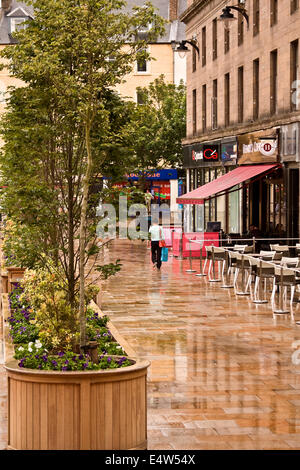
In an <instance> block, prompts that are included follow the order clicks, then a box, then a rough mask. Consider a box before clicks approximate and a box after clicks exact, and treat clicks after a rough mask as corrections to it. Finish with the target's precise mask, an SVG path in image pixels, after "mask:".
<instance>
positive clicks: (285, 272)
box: [271, 266, 300, 304]
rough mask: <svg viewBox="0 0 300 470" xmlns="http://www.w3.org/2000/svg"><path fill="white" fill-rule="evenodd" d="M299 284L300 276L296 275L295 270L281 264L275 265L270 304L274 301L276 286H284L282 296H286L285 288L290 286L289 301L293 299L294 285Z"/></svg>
mask: <svg viewBox="0 0 300 470" xmlns="http://www.w3.org/2000/svg"><path fill="white" fill-rule="evenodd" d="M299 284H300V278H299V277H297V276H296V272H295V271H293V270H292V269H289V268H283V266H276V267H275V276H274V281H273V291H272V297H271V299H272V304H274V301H275V294H276V291H277V287H279V286H281V285H282V287H284V288H285V289H284V297H285V299H286V298H287V288H288V287H290V290H291V295H290V303H292V302H293V300H294V294H295V289H296V287H297V286H298V285H299Z"/></svg>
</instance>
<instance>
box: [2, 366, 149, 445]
mask: <svg viewBox="0 0 300 470" xmlns="http://www.w3.org/2000/svg"><path fill="white" fill-rule="evenodd" d="M149 365H150V364H149V362H148V361H145V360H141V361H139V360H136V363H135V364H134V365H132V366H129V367H126V368H123V369H111V370H103V371H84V372H57V371H37V370H30V369H21V368H19V367H18V365H17V362H16V361H11V362H9V363H8V364H6V366H5V368H6V371H7V375H8V422H9V427H8V448H9V449H18V450H133V449H146V448H147V400H146V378H147V368H148V366H149Z"/></svg>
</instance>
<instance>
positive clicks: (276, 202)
mask: <svg viewBox="0 0 300 470" xmlns="http://www.w3.org/2000/svg"><path fill="white" fill-rule="evenodd" d="M278 142H279V131H278V129H276V128H272V129H267V130H263V131H257V132H253V133H249V134H243V135H240V136H239V137H238V151H239V158H238V165H239V166H245V165H247V166H249V167H250V166H251V167H255V168H258V169H259V168H260V167H261V166H262V165H266V164H274V165H275V164H277V166H274V167H273V168H272V170H271V171H270V172H266V173H262V174H261V175H260V176H259V177H257V178H253V179H252V180H251V181H250V182H249V184H244V185H243V187H242V190H241V195H240V196H241V212H242V227H241V228H242V230H241V233H242V234H251V232H255V234H256V235H259V236H262V237H266V238H272V237H275V238H278V237H280V236H281V237H286V227H287V224H286V222H287V221H286V194H285V188H286V185H285V184H284V170H283V168H282V165H279V146H278Z"/></svg>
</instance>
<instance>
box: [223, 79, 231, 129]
mask: <svg viewBox="0 0 300 470" xmlns="http://www.w3.org/2000/svg"><path fill="white" fill-rule="evenodd" d="M224 122H225V126H229V124H230V75H229V73H226V75H225V77H224Z"/></svg>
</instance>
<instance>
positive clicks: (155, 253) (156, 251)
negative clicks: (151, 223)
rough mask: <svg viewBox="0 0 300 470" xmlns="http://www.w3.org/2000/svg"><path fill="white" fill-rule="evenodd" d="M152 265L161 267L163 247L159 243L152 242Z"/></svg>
mask: <svg viewBox="0 0 300 470" xmlns="http://www.w3.org/2000/svg"><path fill="white" fill-rule="evenodd" d="M151 254H152V263H153V264H154V263H156V264H157V267H158V268H160V267H161V247H160V246H159V242H151Z"/></svg>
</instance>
